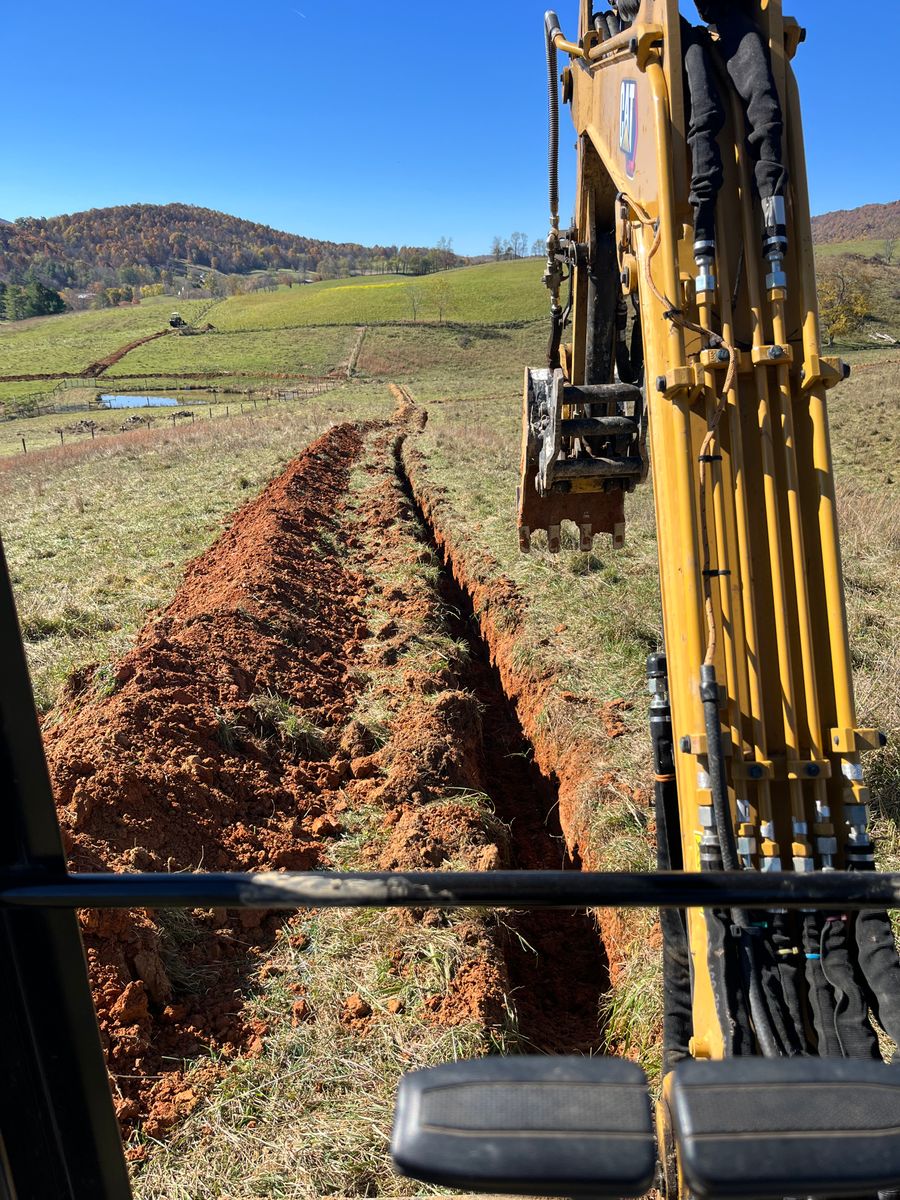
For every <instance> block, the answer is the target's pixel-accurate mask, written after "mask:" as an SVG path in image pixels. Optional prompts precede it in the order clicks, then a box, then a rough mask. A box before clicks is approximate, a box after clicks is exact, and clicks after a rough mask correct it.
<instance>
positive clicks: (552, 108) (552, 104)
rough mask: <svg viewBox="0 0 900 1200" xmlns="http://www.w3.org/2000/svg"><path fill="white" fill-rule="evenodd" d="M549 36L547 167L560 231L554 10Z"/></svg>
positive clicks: (553, 217)
mask: <svg viewBox="0 0 900 1200" xmlns="http://www.w3.org/2000/svg"><path fill="white" fill-rule="evenodd" d="M544 30H545V32H546V35H547V107H548V116H549V135H548V145H547V167H548V175H549V185H550V186H549V199H550V225H551V228H553V229H559V80H558V78H557V64H556V46H555V44H554V40H553V39H554V38H555V37H556V35H557V34H558V33H559V32H560V28H559V17H558V16H557V15H556V13H555V12H553V11H552V10H551V11H549V12H547V13H546V14H545V15H544Z"/></svg>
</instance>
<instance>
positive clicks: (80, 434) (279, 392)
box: [7, 377, 344, 454]
mask: <svg viewBox="0 0 900 1200" xmlns="http://www.w3.org/2000/svg"><path fill="white" fill-rule="evenodd" d="M343 382H344V381H343V380H341V379H334V378H331V377H323V378H319V379H310V380H306V381H304V383H303V385H302V386H298V387H291V388H272V389H269V388H267V389H256V388H246V389H243V390H241V391H232V390H231V389H224V388H210V387H206V388H204V389H203V391H204V392H205V393H206V394H207V395H212V396H213V400H212V401H209V400H206V401H203V400H200V402H199V403H197V402H196V401H194V402H193V403H191V401H188V400H186V399H185V398H184V397H183V396H177V397H172V396H165V395H153V396H147V397H143V396H141V395H137V394H134V393H128V392H126V391H124V390H120V391H118V392H117V393H115V395H116V396H121V397H127V398H128V399H135V400H139V399H146V403H145V404H144V405H133V404H128V405H125V406H116V405H105V404H102V403H100V402H99V396H100V395H111V394H112V393H103V392H101V391H100V390H99V389H98V390H97V397H98V399H97V400H96V401H95V402H92V403H89V404H85V403H81V404H77V403H71V404H66V403H56V402H55V403H54V404H53V405H52V406H48V407H46V408H44V409H42V410H41V415H51V416H53V415H65V414H67V413H69V414H75V413H90V414H96V415H99V414H100V413H103V414H110V413H120V414H121V415H122V418H123V419H122V422H121V424H118V425H107V424H104V425H100V424H98V423H97V421H95V420H94V419H93V417H92V416H91V417H88V418H87V419H82V420H79V421H76V422H75V423H74V424H71V425H59V426H57V427H55V428H54V429H52V430H51V432H52V433H54V434H55V435H56V437H57V438H58V439H59V445H60V446H66V445H69V444H72V443H82V442H84V441H86V440H91V441H94V440H96V438H97V437H98V435H100V436H102V435H109V434H121V433H127V432H129V431H131V430H135V431H136V430H148V431H149V430H152V429H165V428H167V427H168V425H169V424H170V423H171V427H172V428H173V429H177V428H178V427H179V425H194V424H196V423H197V422H198V421H212V420H224V419H226V418H232V417H239V416H246V415H248V414H252V413H260V412H266V411H268V410H271V409H272V408H277V407H278V406H279V405H286V404H288V403H290V402H293V401H296V400H306V399H309V398H311V397H313V396H320V395H323V394H324V393H326V392H330V391H332V390H333V389H334V388H336V387H340V386H341V384H342V383H343ZM158 390H159V392H161V393H162V392H165V391H167V390H168V391H182V390H183V389H180V388H179V389H166V388H160V389H158ZM198 390H199V389H198ZM220 395H221V396H223V397H228V399H222V400H220V399H219V396H220ZM173 400H174V401H175V403H176V404H177V407H175V406H174V405H173V406H172V408H171V411H166V410H165V409H164V408H162V407H161V406H160V405H159V404H154V401H164V402H165V401H168V402H169V405H172V402H173ZM188 404H189V405H190V407H187V405H188ZM145 409H151V410H152V412H150V413H146V412H144V411H142V410H145ZM32 415H37V414H32ZM7 419H8V418H7ZM47 437H48V431H47V429H46V428H44V429H43V430H42V431H41V433H40V435H38V436H36V437H34V438H31V439H29V438H28V436H27V434H26V435H20V436H19V437H18V438H17V445H19V446H21V450H20V451H19V452H20V453H22V454H28V453H29V440H30V441H31V451H32V452H36V451H40V450H46V449H48V441H47ZM38 441H39V442H40V444H37V443H38Z"/></svg>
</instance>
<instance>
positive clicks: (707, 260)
mask: <svg viewBox="0 0 900 1200" xmlns="http://www.w3.org/2000/svg"><path fill="white" fill-rule="evenodd" d="M715 261H716V243H715V242H714V241H712V240H711V239H710V240H702V241H697V242H694V262H695V263H696V264H697V275H696V277H695V279H694V290H695V292H696V293H697V295H698V296H700V295H702V294H703V293H704V292H714V291H715V290H716V276H715Z"/></svg>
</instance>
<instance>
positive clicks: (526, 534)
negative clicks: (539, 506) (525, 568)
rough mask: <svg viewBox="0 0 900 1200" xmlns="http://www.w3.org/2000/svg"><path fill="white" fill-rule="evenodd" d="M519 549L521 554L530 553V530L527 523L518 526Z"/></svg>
mask: <svg viewBox="0 0 900 1200" xmlns="http://www.w3.org/2000/svg"><path fill="white" fill-rule="evenodd" d="M519 549H520V550H521V551H522V553H523V554H530V553H531V530H530V529H529V528H528V526H527V525H520V526H519Z"/></svg>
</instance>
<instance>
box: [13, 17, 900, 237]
mask: <svg viewBox="0 0 900 1200" xmlns="http://www.w3.org/2000/svg"><path fill="white" fill-rule="evenodd" d="M682 7H683V8H684V9H685V11H689V12H693V6H692V5H690V4H689V3H688V2H687V0H684V2H683V5H682ZM874 7H876V8H877V9H878V10H879V11H878V19H877V22H876V21H875V20H873V19H872V18H871V17H869V18H865V17H864V16H863V14H862V11H861V9H862V6H861V5H859V4H852V3H849V2H848V0H789V2H788V3H786V5H785V8H786V11H788V12H791V13H793V15H795V16H796V17H797V18H798V19H799V20H800V21H801V23H802V24H804V25H806V26H807V28H808V31H809V34H808V39H807V42H806V43H805V45H804V46H802V47H801V48H800V53H799V55H798V59H797V61H796V68H797V72H798V76H799V79H800V86H801V95H802V97H803V107H804V120H805V124H806V135H807V150H808V156H809V166H810V186H811V192H812V197H811V199H812V210H813V212H826V211H829V210H831V209H835V208H851V207H854V206H855V205H858V204H863V203H867V202H874V201H888V200H894V199H897V198H898V197H900V147H898V139H897V136H896V132H895V130H896V124H895V122H896V115H897V112H898V111H900V86H898V75H900V71H898V69H897V68H896V67H895V66H892V65H891V62H890V59H885V58H884V57H883V56H882V57H881V58H880V59H878V57H877V50H876V48H875V47H873V46H872V44H871V38H870V35H873V34H874V35H876V36H877V38H878V42H879V44H880V45H881V46H883V47H886V48H888V50H889V53H890V54H894V53H895V51H896V48H897V45H898V44H900V3H898V0H879V3H877V4H876V5H875V6H874ZM558 9H559V13H560V16H561V18H562V21H563V25H564V27H566V28H567V29H568V30H574V28H575V23H576V15H577V0H560V3H559V4H558ZM542 15H543V3H542V2H541V0H538V2H536V3H532V0H486V2H482V3H473V2H472V0H457V2H456V3H453V2H449V3H448V2H445V3H431V4H429V3H423V2H422V0H417V2H412V0H392V2H391V3H390V4H388V3H378V2H376V3H370V4H368V5H366V4H359V3H354V4H347V3H341V4H334V3H331V4H329V3H327V0H252V2H248V0H241V2H240V3H236V2H233V0H216V3H213V2H212V0H170V2H168V3H165V2H162V3H161V2H160V0H154V2H153V3H150V2H149V0H120V2H117V3H112V2H105V3H101V2H98V0H87V3H80V4H79V3H75V4H73V3H72V2H71V0H65V2H63V0H44V2H43V3H41V4H40V5H37V4H30V3H24V2H23V0H10V3H9V4H8V5H7V6H6V7H5V10H4V17H3V46H4V51H5V53H4V55H3V62H4V72H3V74H4V95H5V97H6V103H5V105H4V115H3V120H2V126H0V128H2V133H0V139H2V142H0V144H2V147H3V169H2V172H0V217H5V218H7V219H12V218H14V217H18V216H24V215H41V216H50V215H53V214H56V213H61V212H74V211H77V210H80V209H85V208H92V207H102V206H105V205H109V204H128V203H134V202H137V201H142V202H145V203H166V202H167V201H175V200H178V201H184V202H186V203H191V204H200V205H205V206H207V207H210V208H217V209H221V210H223V211H225V212H230V213H234V214H236V215H237V216H242V217H248V218H251V219H253V220H257V221H262V222H265V223H266V224H269V225H273V226H275V227H276V228H280V229H286V230H290V231H292V232H295V233H303V234H308V235H310V236H313V237H322V238H329V239H332V240H335V241H359V242H363V243H366V244H373V243H379V242H380V243H383V244H390V243H403V242H406V243H409V244H419V245H429V244H433V243H434V242H435V241H436V240H437V239H438V238H439V237H441V236H445V237H450V238H452V239H453V245H454V247H455V248H456V249H457V250H459V251H460V252H462V253H469V254H475V253H481V252H486V251H487V250H489V248H490V242H491V239H492V237H493V236H494V235H495V234H508V233H509V232H511V231H512V230H514V229H515V230H518V229H521V230H523V231H524V232H526V233H527V234H528V237H529V240H531V239H533V238H535V237H538V236H543V234H544V232H545V228H546V223H547V217H546V211H545V210H546V200H545V192H546V184H545V175H546V167H545V158H546V150H545V144H546V142H545V139H546V132H545V130H546V116H545V86H546V85H545V80H544V72H545V67H544V60H543V47H542ZM853 15H855V16H856V18H857V20H858V21H859V28H860V36H859V37H858V38H853V37H851V36H850V33H849V31H848V28H847V27H848V24H849V22H850V20H851V19H852V16H853ZM569 128H571V127H570V126H569ZM565 130H566V126H564V131H565ZM562 142H563V159H564V160H568V162H570V163H571V161H572V157H573V156H571V155H567V154H566V150H567V148H568V146H569V145H570V144H571V142H570V141H569V140H568V139H567V138H566V136H564V137H563V139H562ZM568 179H569V184H568V187H567V188H566V189H565V191H564V198H563V212H564V213H565V212H566V211H567V210H569V209H570V207H571V176H569V177H568Z"/></svg>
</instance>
